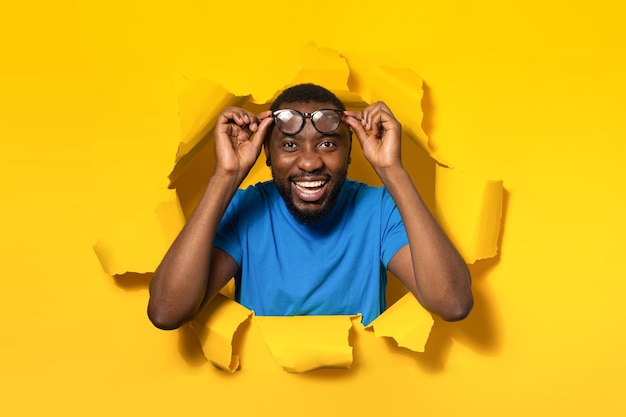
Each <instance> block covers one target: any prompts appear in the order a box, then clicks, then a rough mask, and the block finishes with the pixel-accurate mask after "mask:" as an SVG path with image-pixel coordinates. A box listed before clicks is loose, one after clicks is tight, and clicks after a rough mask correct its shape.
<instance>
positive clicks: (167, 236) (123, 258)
mask: <svg viewBox="0 0 626 417" xmlns="http://www.w3.org/2000/svg"><path fill="white" fill-rule="evenodd" d="M158 195H159V196H160V197H161V198H162V199H163V200H162V201H160V202H158V203H157V204H156V207H155V208H154V209H151V210H144V211H140V212H137V213H135V214H134V215H133V216H130V217H128V218H127V219H125V220H124V221H122V222H120V223H118V224H117V225H116V226H115V227H114V228H113V229H111V230H110V231H109V232H108V233H107V234H105V235H103V236H102V237H101V238H100V239H99V240H98V241H97V242H96V244H95V245H94V251H95V252H96V256H97V257H98V259H99V260H100V263H101V264H102V267H103V268H104V270H105V272H106V273H108V274H110V275H121V274H124V273H126V272H138V273H146V272H154V271H155V269H156V267H157V266H158V265H159V263H160V262H161V260H162V259H163V256H164V255H165V253H166V252H167V250H168V249H169V247H170V246H171V244H172V242H173V241H174V239H175V238H176V236H177V235H178V233H179V232H180V230H181V229H182V228H183V225H184V222H185V219H184V217H183V213H182V211H181V208H180V204H179V203H178V198H177V197H176V193H175V192H174V191H173V190H161V191H159V192H158Z"/></svg>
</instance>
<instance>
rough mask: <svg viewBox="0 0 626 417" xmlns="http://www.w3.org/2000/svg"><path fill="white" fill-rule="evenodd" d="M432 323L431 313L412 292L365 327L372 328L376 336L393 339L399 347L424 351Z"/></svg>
mask: <svg viewBox="0 0 626 417" xmlns="http://www.w3.org/2000/svg"><path fill="white" fill-rule="evenodd" d="M433 323H434V320H433V317H432V315H431V314H430V313H429V312H428V311H426V310H425V309H424V307H422V306H421V305H420V303H419V302H418V301H417V299H416V298H415V297H414V296H413V294H411V293H407V294H405V295H404V296H403V297H402V298H400V299H399V300H398V301H396V302H395V303H394V304H393V305H392V306H391V307H389V308H388V309H387V310H386V311H384V312H383V313H382V314H381V315H380V316H378V317H377V318H376V319H375V320H374V321H373V322H371V323H370V324H369V325H368V326H367V327H366V329H369V328H373V330H374V334H375V335H376V337H390V338H392V339H394V340H395V341H396V343H397V344H398V346H399V347H404V348H407V349H410V350H412V351H414V352H424V347H425V346H426V342H427V341H428V336H429V335H430V331H431V329H432V327H433Z"/></svg>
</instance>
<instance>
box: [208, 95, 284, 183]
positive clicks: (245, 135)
mask: <svg viewBox="0 0 626 417" xmlns="http://www.w3.org/2000/svg"><path fill="white" fill-rule="evenodd" d="M272 121H273V119H272V117H271V112H270V111H269V110H268V111H265V112H263V113H260V114H259V115H255V114H253V113H251V112H249V111H247V110H245V109H242V108H239V107H227V108H225V109H224V111H222V113H221V114H220V115H219V118H218V119H217V125H216V126H215V159H216V168H215V170H216V174H218V175H219V174H223V175H236V177H237V179H238V180H239V181H240V182H241V181H243V179H244V178H245V177H246V175H248V172H249V171H250V169H251V168H252V166H253V165H254V163H255V162H256V160H257V158H258V157H259V155H260V153H261V148H262V146H263V141H264V140H265V135H266V134H267V129H268V127H269V125H270V124H271V123H272Z"/></svg>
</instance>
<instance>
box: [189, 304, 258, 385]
mask: <svg viewBox="0 0 626 417" xmlns="http://www.w3.org/2000/svg"><path fill="white" fill-rule="evenodd" d="M253 315H254V312H253V311H252V310H249V309H247V308H245V307H244V306H242V305H241V304H239V303H237V302H236V301H233V300H231V299H230V298H228V297H225V296H224V295H222V294H220V293H218V294H217V295H216V296H215V297H214V298H213V299H212V300H211V301H210V302H209V303H208V304H207V306H206V307H205V308H204V309H203V311H202V312H201V313H200V314H199V315H198V316H197V317H196V318H195V319H194V320H192V321H191V323H190V326H191V328H192V329H193V331H194V333H195V334H196V336H197V337H198V340H199V341H200V344H201V345H202V351H203V352H204V356H205V357H206V359H207V360H208V361H209V362H211V363H212V364H213V365H215V366H217V367H218V368H221V369H223V370H225V371H228V372H231V373H233V372H235V371H236V370H237V369H238V368H239V355H238V354H236V353H235V352H233V344H234V338H235V335H236V333H237V330H238V329H239V328H240V327H241V325H243V323H245V322H246V320H248V319H250V318H251V317H252V316H253Z"/></svg>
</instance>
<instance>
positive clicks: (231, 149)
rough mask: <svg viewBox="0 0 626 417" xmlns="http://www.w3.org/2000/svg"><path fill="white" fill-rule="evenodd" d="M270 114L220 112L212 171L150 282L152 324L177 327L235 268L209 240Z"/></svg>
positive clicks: (252, 158) (258, 148)
mask: <svg viewBox="0 0 626 417" xmlns="http://www.w3.org/2000/svg"><path fill="white" fill-rule="evenodd" d="M266 113H268V114H266ZM268 115H269V112H265V113H262V114H261V115H259V117H257V116H255V115H253V114H252V113H250V112H248V111H246V110H243V109H239V108H235V107H228V108H226V109H225V110H224V111H223V112H222V113H221V114H220V116H219V119H218V122H217V126H216V128H215V158H216V168H215V172H214V174H213V176H212V177H211V179H210V180H209V183H208V185H207V188H206V189H205V192H204V195H203V196H202V199H201V200H200V202H199V203H198V206H197V207H196V209H195V210H194V212H193V214H192V216H191V217H190V219H189V221H188V222H187V224H186V225H185V227H184V228H183V230H182V231H181V232H180V234H179V235H178V237H177V238H176V240H175V241H174V243H173V244H172V246H171V247H170V249H169V250H168V252H167V253H166V255H165V257H164V258H163V260H162V261H161V264H160V265H159V267H158V268H157V270H156V271H155V273H154V276H153V277H152V281H151V282H150V301H149V303H148V317H149V318H150V320H151V321H152V323H153V324H154V325H155V326H156V327H158V328H161V329H175V328H178V327H180V326H181V325H183V324H184V323H186V322H188V321H189V320H191V319H193V318H194V317H195V316H196V315H197V314H198V312H199V311H200V309H201V308H202V306H203V305H204V304H205V303H206V302H207V301H208V300H210V299H211V298H213V296H214V295H215V294H216V293H217V292H218V291H219V290H220V289H221V288H222V287H223V286H224V285H225V284H226V282H228V280H229V279H230V278H231V277H232V276H233V275H234V274H235V273H236V272H237V269H238V265H237V263H236V262H235V261H234V260H233V259H232V258H231V257H230V256H229V255H227V254H226V253H225V252H223V251H221V250H219V249H216V248H214V247H213V241H214V239H215V233H216V231H217V228H218V225H219V223H220V221H221V219H222V216H223V215H224V212H225V211H226V208H227V207H228V204H229V203H230V201H231V199H232V197H233V195H234V194H235V191H236V190H237V188H239V186H240V185H241V183H242V182H243V180H244V178H245V177H246V175H248V172H249V171H250V169H251V168H252V166H253V165H254V163H255V161H256V160H257V158H258V156H259V154H260V152H261V148H262V145H263V139H264V137H265V134H266V132H267V127H268V125H269V124H270V123H271V121H272V119H271V118H269V117H268Z"/></svg>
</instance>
